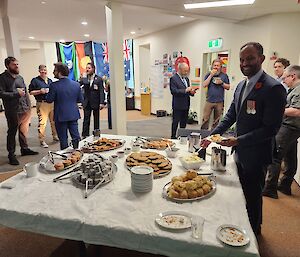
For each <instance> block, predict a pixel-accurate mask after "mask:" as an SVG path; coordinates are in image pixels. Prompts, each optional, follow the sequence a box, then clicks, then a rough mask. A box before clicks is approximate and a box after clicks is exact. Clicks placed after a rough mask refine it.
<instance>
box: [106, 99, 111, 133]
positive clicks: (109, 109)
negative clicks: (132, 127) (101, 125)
mask: <svg viewBox="0 0 300 257" xmlns="http://www.w3.org/2000/svg"><path fill="white" fill-rule="evenodd" d="M107 120H108V128H109V129H112V122H111V104H110V102H109V103H107Z"/></svg>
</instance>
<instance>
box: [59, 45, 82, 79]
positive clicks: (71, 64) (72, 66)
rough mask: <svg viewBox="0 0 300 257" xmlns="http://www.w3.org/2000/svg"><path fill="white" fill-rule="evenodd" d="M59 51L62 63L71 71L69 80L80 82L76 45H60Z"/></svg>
mask: <svg viewBox="0 0 300 257" xmlns="http://www.w3.org/2000/svg"><path fill="white" fill-rule="evenodd" d="M59 51H60V57H61V61H62V62H63V63H65V64H66V65H67V66H68V68H69V70H70V73H69V76H68V77H69V79H72V80H78V67H77V56H76V49H75V43H74V42H73V43H70V44H69V45H65V44H62V43H59Z"/></svg>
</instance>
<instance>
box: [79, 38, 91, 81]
mask: <svg viewBox="0 0 300 257" xmlns="http://www.w3.org/2000/svg"><path fill="white" fill-rule="evenodd" d="M75 46H76V53H77V58H78V68H79V69H78V70H79V72H80V74H79V75H82V74H83V73H85V71H86V65H87V64H88V63H90V62H92V60H93V50H92V42H91V41H89V42H85V43H75Z"/></svg>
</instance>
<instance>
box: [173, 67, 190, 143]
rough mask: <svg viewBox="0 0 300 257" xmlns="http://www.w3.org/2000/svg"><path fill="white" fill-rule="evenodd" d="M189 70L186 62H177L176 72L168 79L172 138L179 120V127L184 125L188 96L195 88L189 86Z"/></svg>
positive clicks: (186, 117)
mask: <svg viewBox="0 0 300 257" xmlns="http://www.w3.org/2000/svg"><path fill="white" fill-rule="evenodd" d="M189 71H190V69H189V66H188V65H187V64H186V63H179V65H178V72H177V73H176V74H175V75H174V76H173V77H172V78H171V79H170V90H171V94H172V96H173V99H172V109H173V121H172V135H171V138H172V139H175V138H176V132H177V127H178V123H179V122H180V128H185V127H186V123H187V119H188V113H189V109H190V96H194V94H195V92H196V91H195V89H193V88H192V87H190V81H189V79H188V74H189Z"/></svg>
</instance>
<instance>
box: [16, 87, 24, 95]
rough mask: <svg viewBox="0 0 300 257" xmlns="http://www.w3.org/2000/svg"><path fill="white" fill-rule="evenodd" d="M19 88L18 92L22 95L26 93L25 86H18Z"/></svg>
mask: <svg viewBox="0 0 300 257" xmlns="http://www.w3.org/2000/svg"><path fill="white" fill-rule="evenodd" d="M17 90H18V93H19V95H20V96H24V95H25V90H24V88H17Z"/></svg>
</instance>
